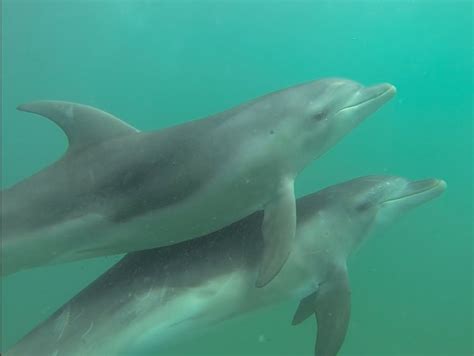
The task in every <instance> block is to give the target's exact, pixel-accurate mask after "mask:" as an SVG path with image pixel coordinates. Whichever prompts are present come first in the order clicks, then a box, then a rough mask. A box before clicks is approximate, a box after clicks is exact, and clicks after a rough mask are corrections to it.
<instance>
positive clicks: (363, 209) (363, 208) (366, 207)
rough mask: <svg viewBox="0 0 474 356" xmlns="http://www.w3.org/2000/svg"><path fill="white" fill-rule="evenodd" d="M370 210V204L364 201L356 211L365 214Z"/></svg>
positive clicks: (357, 206)
mask: <svg viewBox="0 0 474 356" xmlns="http://www.w3.org/2000/svg"><path fill="white" fill-rule="evenodd" d="M369 208H370V203H369V202H368V201H364V202H362V203H359V204H357V205H356V207H355V210H356V211H358V212H360V213H363V212H364V211H366V210H368V209H369Z"/></svg>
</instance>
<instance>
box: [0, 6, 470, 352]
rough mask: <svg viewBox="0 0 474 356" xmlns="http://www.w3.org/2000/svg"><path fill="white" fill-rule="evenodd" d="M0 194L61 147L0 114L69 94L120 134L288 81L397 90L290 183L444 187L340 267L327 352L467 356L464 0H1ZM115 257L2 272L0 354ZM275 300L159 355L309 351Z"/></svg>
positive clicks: (28, 122) (30, 121)
mask: <svg viewBox="0 0 474 356" xmlns="http://www.w3.org/2000/svg"><path fill="white" fill-rule="evenodd" d="M2 30H3V33H2V59H3V63H2V64H3V66H2V87H3V92H2V126H3V127H2V129H3V131H2V180H3V181H2V184H3V186H4V187H7V186H10V185H11V184H14V183H15V182H17V181H19V180H20V179H22V178H25V177H27V176H29V175H31V174H32V173H34V172H36V171H38V170H39V169H41V168H42V167H44V166H45V165H47V164H49V163H51V162H52V161H54V160H55V159H57V158H58V157H59V156H60V155H61V153H62V152H63V151H64V149H65V146H66V138H65V136H64V135H63V133H62V132H61V131H60V130H59V128H57V127H56V126H55V125H54V124H52V123H51V122H49V121H47V120H46V119H42V118H39V117H36V116H33V115H29V114H26V113H20V112H17V111H16V110H15V107H16V106H17V105H18V104H20V103H24V102H27V101H30V100H35V99H56V100H69V101H75V102H79V103H85V104H89V105H93V106H96V107H99V108H101V109H104V110H106V111H109V112H111V113H113V114H115V115H117V116H118V117H120V118H122V119H124V120H125V121H127V122H129V123H130V124H132V125H134V126H135V127H137V128H140V129H143V130H147V129H158V128H161V127H166V126H169V125H172V124H177V123H181V122H184V121H187V120H190V119H193V118H198V117H202V116H207V115H209V114H211V113H214V112H217V111H221V110H224V109H227V108H229V107H232V106H234V105H236V104H239V103H241V102H243V101H246V100H248V99H251V98H254V97H256V96H259V95H261V94H265V93H267V92H270V91H273V90H276V89H280V88H283V87H286V86H289V85H293V84H297V83H300V82H304V81H308V80H312V79H316V78H320V77H326V76H343V77H348V78H351V79H354V80H357V81H360V82H362V83H364V84H367V85H370V84H374V83H377V82H391V83H393V84H394V85H396V87H397V89H398V94H397V96H396V97H395V98H394V99H393V100H392V101H391V102H389V103H388V104H387V105H385V106H384V107H383V108H382V109H381V110H380V111H379V112H377V113H376V114H375V115H373V116H372V117H371V118H370V119H369V120H367V121H366V122H365V123H364V124H363V125H361V126H360V127H359V128H357V129H356V130H355V131H354V132H353V133H351V134H350V135H349V136H348V137H347V138H346V139H345V140H343V141H342V142H341V143H340V144H339V145H337V146H336V147H335V148H334V149H333V150H331V151H330V152H329V153H328V154H326V155H325V156H324V157H323V158H322V159H320V160H318V161H317V162H315V163H314V164H312V165H311V166H310V167H309V168H308V169H306V170H305V172H304V173H303V174H302V175H300V177H299V179H298V180H297V193H298V195H302V194H306V193H309V192H313V191H316V190H318V189H320V188H321V187H324V186H327V185H330V184H333V183H336V182H340V181H344V180H347V179H350V178H352V177H355V176H360V175H367V174H396V175H402V176H406V177H408V178H413V179H414V178H424V177H438V178H443V179H445V180H446V181H447V183H448V190H447V191H446V192H445V194H444V195H443V196H442V197H440V198H438V199H436V200H434V201H433V202H430V203H429V204H427V205H426V206H422V207H420V208H419V209H417V210H415V211H413V212H411V213H410V214H409V215H408V216H406V217H405V218H404V219H402V220H401V221H399V222H398V223H397V224H395V225H394V226H392V227H391V228H390V229H389V230H388V231H386V233H384V234H382V235H377V236H374V238H373V239H371V240H370V241H368V242H367V243H366V244H365V246H363V248H361V249H360V251H359V252H358V253H357V254H356V255H355V256H354V257H353V258H352V259H351V261H350V263H349V271H350V276H351V284H352V296H353V301H352V305H353V306H352V320H351V324H350V328H349V332H348V336H347V338H346V342H345V344H344V346H343V349H342V352H341V354H343V355H472V354H473V352H474V350H473V344H472V343H473V341H472V340H473V337H474V335H473V289H472V288H473V199H474V197H473V145H472V140H473V134H474V132H473V124H472V123H473V106H472V105H473V71H472V68H473V57H472V55H473V48H472V41H473V38H472V37H473V36H472V34H473V3H472V2H471V1H456V0H453V1H448V0H446V1H437V0H433V1H428V0H426V1H423V0H420V1H415V0H413V1H409V0H406V1H376V0H373V1H364V2H360V1H316V0H315V1H270V0H268V1H217V0H215V1H198V0H195V1H131V0H123V1H102V0H99V1H85V0H69V1H67V0H64V1H60V0H57V1H49V0H48V1H46V0H36V1H33V0H30V1H27V0H5V1H3V3H2ZM116 260H117V258H116V257H113V258H104V259H97V260H92V261H84V262H79V263H73V264H68V265H60V266H56V267H48V268H41V269H36V270H32V271H27V272H22V273H19V274H17V275H14V276H11V277H8V278H4V279H2V332H1V349H2V350H5V349H8V348H9V347H10V346H11V345H12V343H14V342H16V341H17V340H18V339H19V338H20V337H22V336H23V335H24V334H26V333H27V332H28V331H29V330H30V329H31V328H33V327H34V326H35V325H36V324H37V323H38V322H39V321H41V320H43V319H44V318H46V317H47V316H48V315H50V314H51V313H52V312H53V311H54V310H56V308H58V307H59V306H60V305H61V304H63V303H64V302H65V301H67V300H68V299H69V298H70V297H72V296H73V295H74V294H76V293H77V292H78V291H79V290H81V289H82V288H83V287H84V286H86V285H87V284H88V283H89V282H90V281H92V280H93V279H94V278H95V277H96V276H98V275H99V274H100V273H101V272H102V271H104V270H105V269H106V268H107V267H108V266H110V265H111V264H113V263H114V261H116ZM295 309H296V305H295V303H286V304H283V305H280V306H277V307H273V308H269V309H266V310H262V311H260V312H256V313H253V314H249V315H245V316H243V317H240V318H238V319H234V320H231V321H229V322H226V323H223V324H221V325H219V327H217V328H216V329H213V330H210V331H208V332H206V333H204V335H200V336H199V337H198V338H194V339H193V338H191V339H185V340H183V342H180V343H178V344H177V345H174V346H172V347H169V348H168V349H167V352H169V355H183V354H201V355H211V354H213V355H224V354H226V355H227V354H229V355H231V354H232V355H259V354H261V355H277V354H281V355H311V354H312V352H313V345H314V336H315V335H314V333H315V323H314V321H313V322H311V321H307V322H305V323H304V324H302V325H300V326H298V327H292V326H291V324H290V322H291V318H292V316H293V313H294V311H295Z"/></svg>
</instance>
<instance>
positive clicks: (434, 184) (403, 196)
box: [381, 180, 445, 204]
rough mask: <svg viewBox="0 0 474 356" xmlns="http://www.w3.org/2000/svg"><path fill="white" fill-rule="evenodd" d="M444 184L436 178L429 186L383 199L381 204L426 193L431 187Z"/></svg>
mask: <svg viewBox="0 0 474 356" xmlns="http://www.w3.org/2000/svg"><path fill="white" fill-rule="evenodd" d="M444 184H445V183H444V181H441V180H437V181H435V182H434V183H433V184H432V185H430V186H429V187H427V188H425V189H421V190H418V191H416V192H413V193H408V194H405V195H402V196H399V197H396V198H392V199H388V200H385V201H383V202H382V203H381V204H385V203H392V202H396V201H399V200H402V199H407V198H411V197H414V196H417V195H420V194H423V193H426V192H428V191H431V190H433V189H436V188H438V187H440V186H442V185H444Z"/></svg>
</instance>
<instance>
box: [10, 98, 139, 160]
mask: <svg viewBox="0 0 474 356" xmlns="http://www.w3.org/2000/svg"><path fill="white" fill-rule="evenodd" d="M17 109H18V110H20V111H26V112H31V113H34V114H38V115H41V116H44V117H46V118H48V119H50V120H51V121H53V122H54V123H56V124H57V125H58V126H59V127H60V128H61V129H62V130H63V131H64V133H65V134H66V136H67V138H68V141H69V148H68V150H69V151H71V150H74V151H77V150H80V149H82V148H84V147H87V146H90V145H93V144H96V143H100V142H102V141H104V140H107V139H110V138H114V137H118V136H123V135H128V134H133V133H137V132H138V130H137V129H136V128H134V127H132V126H130V125H128V124H127V123H125V122H123V121H122V120H120V119H118V118H116V117H115V116H113V115H111V114H109V113H106V112H105V111H102V110H99V109H96V108H93V107H91V106H87V105H81V104H75V103H70V102H66V101H49V100H44V101H34V102H31V103H27V104H22V105H19V106H18V107H17Z"/></svg>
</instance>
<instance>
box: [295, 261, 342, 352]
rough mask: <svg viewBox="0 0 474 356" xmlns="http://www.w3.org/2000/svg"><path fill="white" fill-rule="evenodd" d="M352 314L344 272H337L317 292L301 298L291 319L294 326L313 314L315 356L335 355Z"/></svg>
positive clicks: (339, 268) (338, 270) (337, 269)
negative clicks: (315, 325) (315, 330)
mask: <svg viewBox="0 0 474 356" xmlns="http://www.w3.org/2000/svg"><path fill="white" fill-rule="evenodd" d="M350 313H351V297H350V289H349V280H348V277H347V269H346V268H345V266H344V267H338V268H336V269H335V270H334V271H333V273H331V275H330V277H329V279H328V280H327V281H325V282H323V283H322V284H320V286H319V289H318V290H317V291H316V292H314V293H311V294H310V295H309V296H307V297H306V298H303V299H302V300H301V302H300V304H299V305H298V309H297V310H296V313H295V315H294V317H293V322H292V324H293V325H297V324H299V323H301V322H303V321H304V320H306V319H307V318H308V317H309V316H310V315H313V314H315V316H316V320H317V323H318V331H317V336H316V347H315V351H314V354H315V355H316V356H323V355H324V356H326V355H336V354H337V352H338V351H339V349H340V348H341V346H342V343H343V342H344V338H345V336H346V332H347V327H348V325H349V319H350Z"/></svg>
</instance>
